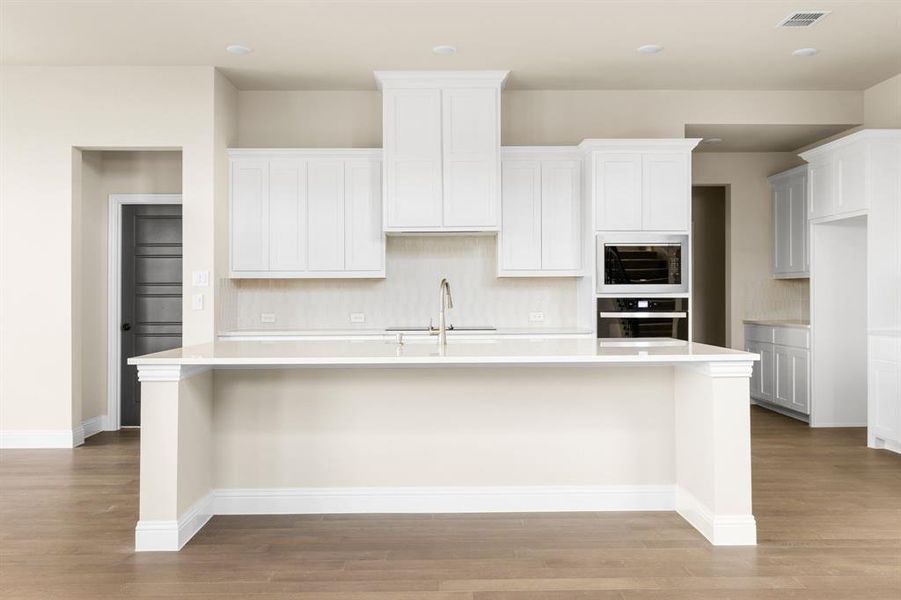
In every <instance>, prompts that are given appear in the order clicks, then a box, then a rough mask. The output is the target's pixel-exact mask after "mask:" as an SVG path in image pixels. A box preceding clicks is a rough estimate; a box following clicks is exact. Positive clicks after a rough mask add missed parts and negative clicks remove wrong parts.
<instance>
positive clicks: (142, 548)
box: [135, 493, 213, 552]
mask: <svg viewBox="0 0 901 600" xmlns="http://www.w3.org/2000/svg"><path fill="white" fill-rule="evenodd" d="M211 506H212V494H211V493H210V494H206V495H205V496H204V497H203V498H201V499H200V500H198V501H197V502H195V503H194V504H193V505H191V507H190V508H188V510H186V511H185V513H184V514H183V515H182V516H181V517H180V518H179V519H178V520H177V521H138V524H137V525H136V526H135V551H136V552H156V551H178V550H181V549H182V548H183V547H184V545H185V544H187V543H188V541H189V540H190V539H191V538H192V537H194V536H195V535H196V534H197V532H198V531H200V530H201V528H203V526H204V525H206V523H207V521H209V520H210V518H211V517H212V516H213V515H212V512H210V507H211Z"/></svg>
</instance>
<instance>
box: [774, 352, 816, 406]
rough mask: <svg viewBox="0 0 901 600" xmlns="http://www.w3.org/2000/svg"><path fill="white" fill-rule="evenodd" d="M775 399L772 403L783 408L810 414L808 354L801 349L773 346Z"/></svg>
mask: <svg viewBox="0 0 901 600" xmlns="http://www.w3.org/2000/svg"><path fill="white" fill-rule="evenodd" d="M773 352H774V355H775V367H776V368H775V375H776V383H775V388H774V390H775V397H774V399H773V400H774V402H775V403H776V404H779V405H781V406H784V407H785V408H788V409H791V410H794V411H797V412H800V413H804V414H808V413H809V412H810V408H809V405H810V402H809V399H808V396H809V392H808V389H809V380H810V366H809V362H810V354H809V352H808V351H807V350H805V349H803V348H790V347H786V346H774V347H773Z"/></svg>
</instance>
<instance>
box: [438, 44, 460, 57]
mask: <svg viewBox="0 0 901 600" xmlns="http://www.w3.org/2000/svg"><path fill="white" fill-rule="evenodd" d="M432 52H433V53H435V54H441V55H444V56H446V55H448V54H455V53H456V52H457V49H456V48H454V47H453V46H448V45H446V44H442V45H441V46H435V47H434V48H432Z"/></svg>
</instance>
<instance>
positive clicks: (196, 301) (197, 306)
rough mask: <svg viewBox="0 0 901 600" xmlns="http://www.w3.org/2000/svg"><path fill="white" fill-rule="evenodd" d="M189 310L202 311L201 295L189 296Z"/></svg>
mask: <svg viewBox="0 0 901 600" xmlns="http://www.w3.org/2000/svg"><path fill="white" fill-rule="evenodd" d="M191 310H203V294H194V295H193V296H191Z"/></svg>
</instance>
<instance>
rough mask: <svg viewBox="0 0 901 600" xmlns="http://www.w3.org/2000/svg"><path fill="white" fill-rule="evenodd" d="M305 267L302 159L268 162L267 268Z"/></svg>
mask: <svg viewBox="0 0 901 600" xmlns="http://www.w3.org/2000/svg"><path fill="white" fill-rule="evenodd" d="M306 268H307V170H306V161H304V160H302V159H293V158H283V159H272V160H270V161H269V269H270V270H273V271H304V270H306Z"/></svg>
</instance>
